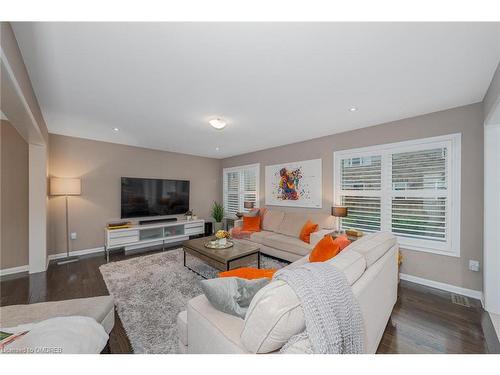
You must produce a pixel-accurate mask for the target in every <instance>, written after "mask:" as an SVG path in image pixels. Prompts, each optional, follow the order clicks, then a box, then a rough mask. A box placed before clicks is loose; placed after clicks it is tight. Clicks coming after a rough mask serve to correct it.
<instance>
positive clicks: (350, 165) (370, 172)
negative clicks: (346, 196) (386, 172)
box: [341, 156, 382, 190]
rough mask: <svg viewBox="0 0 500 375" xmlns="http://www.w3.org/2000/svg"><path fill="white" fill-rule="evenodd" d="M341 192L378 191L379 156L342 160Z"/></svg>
mask: <svg viewBox="0 0 500 375" xmlns="http://www.w3.org/2000/svg"><path fill="white" fill-rule="evenodd" d="M341 165H342V190H380V184H381V178H382V174H381V170H382V169H381V165H382V163H381V158H380V156H369V157H357V158H348V159H342V164H341Z"/></svg>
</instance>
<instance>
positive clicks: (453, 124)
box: [222, 103, 483, 290]
mask: <svg viewBox="0 0 500 375" xmlns="http://www.w3.org/2000/svg"><path fill="white" fill-rule="evenodd" d="M482 109H483V108H482V104H481V103H477V104H472V105H468V106H464V107H459V108H455V109H450V110H446V111H442V112H436V113H431V114H427V115H423V116H418V117H414V118H410V119H404V120H400V121H395V122H391V123H387V124H382V125H377V126H372V127H368V128H364V129H359V130H354V131H349V132H345V133H341V134H334V135H330V136H327V137H321V138H317V139H313V140H310V141H305V142H300V143H295V144H292V145H286V146H281V147H276V148H272V149H268V150H263V151H258V152H254V153H250V154H245V155H240V156H235V157H231V158H227V159H223V160H222V167H223V168H225V167H234V166H238V165H245V164H251V163H261V172H260V173H261V174H260V175H261V179H260V198H261V205H263V204H264V191H265V190H264V183H265V181H264V180H265V179H264V168H265V166H266V165H270V164H277V163H285V162H291V161H299V160H308V159H317V158H321V159H322V160H323V209H322V211H324V212H329V210H330V207H331V204H332V200H333V152H334V151H339V150H345V149H350V148H356V147H364V146H372V145H377V144H383V143H391V142H398V141H404V140H410V139H418V138H425V137H432V136H438V135H445V134H452V133H462V185H461V188H462V189H461V194H462V206H461V208H462V210H461V212H462V217H461V257H460V258H455V257H449V256H442V255H434V254H429V253H424V252H417V251H409V250H403V255H404V261H403V266H402V272H403V273H407V274H410V275H414V276H418V277H422V278H425V279H430V280H434V281H439V282H443V283H449V284H453V285H457V286H460V287H464V288H469V289H474V290H482V274H481V272H472V271H469V270H468V261H469V259H477V260H479V261H480V262H481V264H482V258H483V255H482V242H483V239H482V226H483V209H482V206H483V111H482ZM283 210H288V211H293V210H295V211H297V210H301V209H297V208H295V209H294V208H283Z"/></svg>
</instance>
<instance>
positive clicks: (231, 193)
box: [223, 171, 240, 214]
mask: <svg viewBox="0 0 500 375" xmlns="http://www.w3.org/2000/svg"><path fill="white" fill-rule="evenodd" d="M239 191H240V172H239V171H234V172H229V173H227V175H226V174H225V175H224V203H223V205H224V211H225V213H226V214H234V213H236V212H238V210H239V208H240V198H239Z"/></svg>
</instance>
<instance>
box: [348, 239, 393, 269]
mask: <svg viewBox="0 0 500 375" xmlns="http://www.w3.org/2000/svg"><path fill="white" fill-rule="evenodd" d="M396 242H397V240H396V236H394V235H393V234H392V233H389V232H377V233H371V234H368V235H366V236H363V237H361V238H360V239H359V240H357V241H354V242H353V243H352V244H350V245H349V246H347V247H346V248H345V249H344V251H356V252H357V253H360V254H361V255H363V256H364V257H365V259H366V266H367V267H370V266H371V265H372V264H373V263H375V262H376V261H377V260H379V259H380V258H381V257H382V256H383V255H384V254H385V253H386V252H387V251H388V250H389V249H390V248H391V247H393V246H394V245H396Z"/></svg>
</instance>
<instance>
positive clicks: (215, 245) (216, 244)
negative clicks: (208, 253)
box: [205, 241, 234, 250]
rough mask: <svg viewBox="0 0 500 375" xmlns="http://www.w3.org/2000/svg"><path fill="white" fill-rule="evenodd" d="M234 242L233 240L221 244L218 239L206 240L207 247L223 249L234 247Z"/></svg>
mask: <svg viewBox="0 0 500 375" xmlns="http://www.w3.org/2000/svg"><path fill="white" fill-rule="evenodd" d="M233 246H234V243H233V242H232V241H226V243H225V244H219V242H218V241H208V242H205V247H207V248H209V249H217V250H222V249H229V248H230V247H233Z"/></svg>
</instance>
